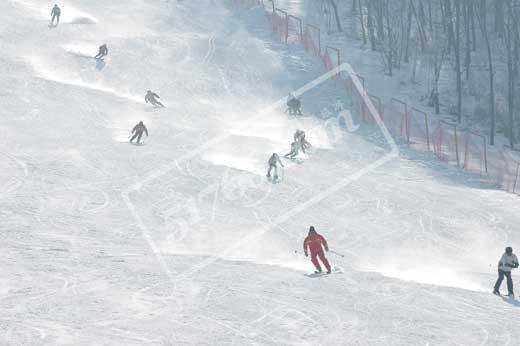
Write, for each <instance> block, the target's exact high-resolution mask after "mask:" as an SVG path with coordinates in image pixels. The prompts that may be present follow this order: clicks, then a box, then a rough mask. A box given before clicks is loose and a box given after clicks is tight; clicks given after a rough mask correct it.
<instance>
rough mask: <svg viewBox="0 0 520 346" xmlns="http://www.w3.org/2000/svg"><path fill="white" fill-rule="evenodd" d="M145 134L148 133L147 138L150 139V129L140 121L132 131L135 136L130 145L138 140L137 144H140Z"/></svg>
mask: <svg viewBox="0 0 520 346" xmlns="http://www.w3.org/2000/svg"><path fill="white" fill-rule="evenodd" d="M143 132H144V133H146V137H148V129H147V128H146V126H144V124H143V122H142V121H140V122H139V124H137V125H135V127H134V129H133V130H132V133H133V134H134V135H133V136H132V138H131V139H130V143H132V142H133V141H134V139H135V138H137V144H139V142H140V141H141V137H142V136H143Z"/></svg>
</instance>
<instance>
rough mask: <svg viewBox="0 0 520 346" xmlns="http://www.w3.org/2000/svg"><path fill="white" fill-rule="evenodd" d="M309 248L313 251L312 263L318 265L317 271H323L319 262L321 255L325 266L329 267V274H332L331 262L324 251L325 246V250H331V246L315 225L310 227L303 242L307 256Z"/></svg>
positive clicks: (306, 255)
mask: <svg viewBox="0 0 520 346" xmlns="http://www.w3.org/2000/svg"><path fill="white" fill-rule="evenodd" d="M307 248H309V250H310V251H311V261H312V264H314V266H315V267H316V271H315V273H316V274H318V273H321V266H320V263H319V262H318V257H319V258H320V260H321V262H322V263H323V264H324V265H325V268H327V274H330V273H331V269H330V264H329V261H328V260H327V258H326V257H325V253H324V252H323V248H325V251H329V246H328V245H327V241H326V240H325V238H323V236H322V235H321V234H318V233H317V232H316V230H315V229H314V226H311V227H310V228H309V235H307V237H306V238H305V240H304V242H303V251H304V252H305V257H308V256H309V253H308V251H307Z"/></svg>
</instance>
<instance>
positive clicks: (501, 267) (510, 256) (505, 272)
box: [493, 246, 518, 298]
mask: <svg viewBox="0 0 520 346" xmlns="http://www.w3.org/2000/svg"><path fill="white" fill-rule="evenodd" d="M513 268H518V258H517V257H516V255H515V254H514V253H513V248H512V247H511V246H508V247H506V252H505V253H504V254H503V255H502V257H501V258H500V261H499V262H498V279H497V282H496V284H495V288H494V289H493V293H494V294H496V295H500V285H501V284H502V281H503V280H504V276H505V277H506V278H507V293H508V296H509V297H511V298H514V296H515V294H514V292H513V279H511V270H512V269H513Z"/></svg>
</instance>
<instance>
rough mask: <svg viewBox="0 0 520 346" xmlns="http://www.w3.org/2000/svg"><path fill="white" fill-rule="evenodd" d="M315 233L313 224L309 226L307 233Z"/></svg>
mask: <svg viewBox="0 0 520 346" xmlns="http://www.w3.org/2000/svg"><path fill="white" fill-rule="evenodd" d="M313 234H317V232H316V230H315V229H314V226H311V227H310V228H309V235H313Z"/></svg>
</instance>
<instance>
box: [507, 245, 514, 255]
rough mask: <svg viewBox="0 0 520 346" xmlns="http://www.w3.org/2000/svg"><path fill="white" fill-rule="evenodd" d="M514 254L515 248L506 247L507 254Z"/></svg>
mask: <svg viewBox="0 0 520 346" xmlns="http://www.w3.org/2000/svg"><path fill="white" fill-rule="evenodd" d="M512 253H513V248H512V247H511V246H508V247H506V254H508V255H511V254H512Z"/></svg>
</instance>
